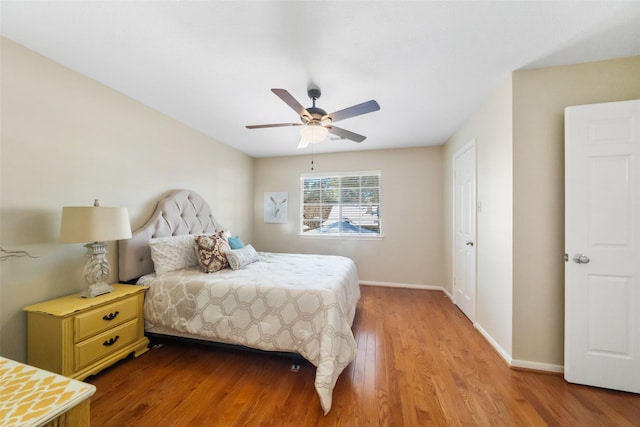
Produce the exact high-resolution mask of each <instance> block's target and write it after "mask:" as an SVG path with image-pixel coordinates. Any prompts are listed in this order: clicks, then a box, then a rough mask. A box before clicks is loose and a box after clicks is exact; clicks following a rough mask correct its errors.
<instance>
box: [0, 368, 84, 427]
mask: <svg viewBox="0 0 640 427" xmlns="http://www.w3.org/2000/svg"><path fill="white" fill-rule="evenodd" d="M95 391H96V388H95V386H93V385H91V384H85V383H83V382H80V381H76V380H72V379H70V378H66V377H63V376H61V375H57V374H53V373H51V372H47V371H44V370H42V369H38V368H34V367H33V366H28V365H24V364H22V363H19V362H15V361H13V360H9V359H5V358H3V357H0V425H2V426H3V427H12V426H16V427H17V426H21V427H22V426H51V427H54V426H55V427H72V426H75V427H80V426H88V425H89V398H90V397H91V396H92V395H93V393H95Z"/></svg>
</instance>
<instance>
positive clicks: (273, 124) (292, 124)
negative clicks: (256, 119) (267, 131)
mask: <svg viewBox="0 0 640 427" xmlns="http://www.w3.org/2000/svg"><path fill="white" fill-rule="evenodd" d="M285 126H302V123H272V124H270V125H249V126H247V129H262V128H280V127H285Z"/></svg>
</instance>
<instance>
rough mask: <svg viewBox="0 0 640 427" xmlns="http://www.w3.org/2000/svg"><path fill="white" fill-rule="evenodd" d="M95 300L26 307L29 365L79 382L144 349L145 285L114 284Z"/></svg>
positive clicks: (76, 299)
mask: <svg viewBox="0 0 640 427" xmlns="http://www.w3.org/2000/svg"><path fill="white" fill-rule="evenodd" d="M114 287H115V290H114V291H113V292H111V293H108V294H104V295H100V296H97V297H95V298H81V297H80V294H74V295H69V296H66V297H62V298H57V299H54V300H50V301H45V302H42V303H38V304H34V305H30V306H28V307H25V308H24V310H25V311H26V312H27V324H28V339H27V361H28V363H29V364H30V365H33V366H37V367H39V368H42V369H46V370H48V371H51V372H55V373H58V374H61V375H65V376H68V377H71V378H75V379H79V380H83V379H84V378H86V377H88V376H89V375H94V374H96V373H98V372H99V371H101V370H102V369H104V368H106V367H108V366H110V365H112V364H113V363H115V362H116V361H118V360H120V359H123V358H125V357H127V356H128V355H129V354H131V353H134V355H135V356H136V357H138V356H139V355H141V354H142V353H144V352H146V351H147V350H148V345H149V340H148V339H147V338H146V337H145V336H144V318H143V314H142V308H143V304H144V292H145V291H146V290H147V287H146V286H137V285H120V284H116V285H114Z"/></svg>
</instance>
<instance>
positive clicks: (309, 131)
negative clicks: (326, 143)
mask: <svg viewBox="0 0 640 427" xmlns="http://www.w3.org/2000/svg"><path fill="white" fill-rule="evenodd" d="M328 133H329V129H327V128H325V127H323V126H320V125H319V124H317V123H309V124H308V125H306V126H304V127H302V129H300V144H299V145H298V146H299V147H300V145H302V144H304V147H306V146H307V145H309V144H315V143H317V142H321V141H323V140H324V139H325V138H326V137H327V134H328Z"/></svg>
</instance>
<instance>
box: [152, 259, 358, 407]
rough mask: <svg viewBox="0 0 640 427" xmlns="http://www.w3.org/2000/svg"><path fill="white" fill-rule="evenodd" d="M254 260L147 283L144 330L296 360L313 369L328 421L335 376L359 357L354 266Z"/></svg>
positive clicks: (348, 263) (346, 261)
mask: <svg viewBox="0 0 640 427" xmlns="http://www.w3.org/2000/svg"><path fill="white" fill-rule="evenodd" d="M259 255H260V262H256V263H253V264H250V265H249V266H248V267H247V268H245V269H243V270H235V271H234V270H231V269H228V268H227V269H224V270H222V271H219V272H217V273H212V274H205V273H202V272H201V271H199V270H198V268H196V267H193V268H188V269H184V270H178V271H173V272H169V273H165V274H162V275H158V276H157V277H154V278H152V279H151V280H145V281H144V283H142V284H146V285H149V286H151V287H150V289H149V290H148V292H147V295H146V298H145V305H144V316H145V322H146V323H147V325H146V329H147V330H149V331H151V332H156V331H161V332H165V333H166V332H169V333H171V332H177V333H178V334H186V335H192V336H193V335H195V336H199V337H203V338H204V339H209V340H214V341H220V342H225V343H231V344H240V345H243V346H247V347H252V348H258V349H261V350H272V351H285V352H295V353H299V354H300V355H302V356H303V357H304V358H305V359H307V360H308V361H310V362H311V363H312V364H313V365H314V366H315V367H316V379H315V388H316V390H317V392H318V395H319V396H320V403H321V405H322V408H323V410H324V413H325V414H326V413H328V412H329V410H330V409H331V395H332V392H333V388H334V387H335V384H336V381H337V379H338V376H339V375H340V373H341V372H342V371H343V370H344V368H345V367H346V366H347V365H348V364H349V363H351V361H352V360H353V359H354V358H355V355H356V342H355V339H354V337H353V334H352V332H351V326H352V324H353V318H354V316H355V310H356V303H357V301H358V299H359V298H360V288H359V286H358V276H357V270H356V267H355V264H354V262H353V261H352V260H350V259H348V258H344V257H339V256H326V255H300V254H274V253H265V252H261V253H260V254H259Z"/></svg>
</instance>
